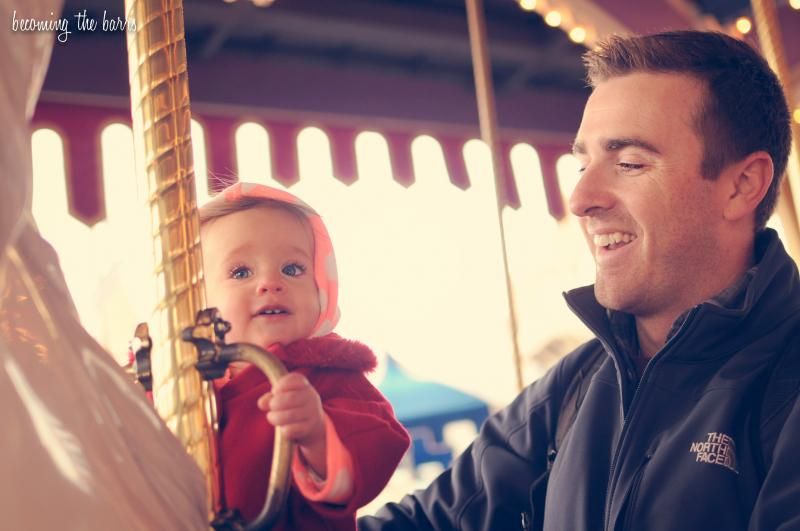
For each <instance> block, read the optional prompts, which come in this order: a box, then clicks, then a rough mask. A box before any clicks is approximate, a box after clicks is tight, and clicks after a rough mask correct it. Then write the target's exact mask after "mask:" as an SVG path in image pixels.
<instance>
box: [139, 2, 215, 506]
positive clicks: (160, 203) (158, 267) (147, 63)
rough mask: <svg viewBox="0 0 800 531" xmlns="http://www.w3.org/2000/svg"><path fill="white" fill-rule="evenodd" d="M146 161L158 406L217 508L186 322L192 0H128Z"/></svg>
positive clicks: (202, 396) (198, 287)
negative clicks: (187, 1)
mask: <svg viewBox="0 0 800 531" xmlns="http://www.w3.org/2000/svg"><path fill="white" fill-rule="evenodd" d="M125 12H126V15H127V19H128V20H134V21H135V24H136V30H135V31H132V32H129V33H128V69H129V76H130V85H131V109H132V118H133V130H134V139H135V145H136V160H137V170H138V171H139V173H140V175H141V174H142V173H143V174H144V179H145V180H146V182H147V207H148V209H149V211H150V218H151V228H152V236H153V249H152V250H153V254H154V256H155V275H156V277H157V289H158V304H157V306H156V310H155V312H154V315H153V319H152V324H153V332H152V336H153V351H152V352H153V360H152V366H153V370H152V372H153V396H154V402H155V406H156V410H157V411H158V413H159V414H160V415H161V417H162V418H163V419H164V421H165V422H166V424H167V426H168V427H169V429H170V430H171V431H172V432H173V433H174V434H175V436H176V437H177V438H178V440H180V441H181V443H182V444H183V445H184V447H185V448H186V450H187V451H188V453H189V454H190V455H191V456H192V457H193V458H194V459H195V461H196V462H197V464H198V465H199V467H200V470H201V472H202V473H203V475H204V477H205V479H206V489H207V492H208V502H209V506H208V511H209V517H212V516H213V514H214V512H215V510H216V509H217V508H218V507H219V490H218V482H217V475H218V474H217V467H216V462H215V459H214V456H215V446H214V441H215V437H214V433H213V431H212V429H211V426H212V425H213V422H214V420H213V418H211V415H210V412H211V411H212V408H211V407H210V406H211V402H210V400H211V397H210V392H209V391H210V390H209V387H208V385H207V384H205V383H203V382H202V381H201V378H200V374H199V373H198V372H197V371H196V370H195V367H194V363H195V362H196V360H197V355H196V352H195V350H194V346H193V345H191V344H189V343H184V342H183V341H181V331H182V329H183V328H184V327H187V326H189V325H191V324H193V323H194V319H195V314H196V313H197V312H198V310H200V309H201V308H203V307H204V306H205V290H204V284H203V271H202V255H201V253H200V239H199V228H198V218H197V203H196V198H195V186H194V170H193V165H192V142H191V136H190V129H191V112H190V110H189V83H188V77H187V66H186V45H185V39H184V30H183V3H182V0H125Z"/></svg>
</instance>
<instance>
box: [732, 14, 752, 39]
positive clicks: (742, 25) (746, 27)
mask: <svg viewBox="0 0 800 531" xmlns="http://www.w3.org/2000/svg"><path fill="white" fill-rule="evenodd" d="M736 29H737V30H739V33H741V34H742V35H747V34H748V33H750V30H751V29H753V23H752V22H750V19H749V18H747V17H739V18H737V19H736Z"/></svg>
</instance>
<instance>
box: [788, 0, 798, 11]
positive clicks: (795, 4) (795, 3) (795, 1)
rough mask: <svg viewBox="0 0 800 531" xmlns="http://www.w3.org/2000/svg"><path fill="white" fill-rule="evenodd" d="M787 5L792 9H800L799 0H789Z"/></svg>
mask: <svg viewBox="0 0 800 531" xmlns="http://www.w3.org/2000/svg"><path fill="white" fill-rule="evenodd" d="M789 5H790V6H792V9H800V0H789Z"/></svg>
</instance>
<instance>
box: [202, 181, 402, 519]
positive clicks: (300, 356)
mask: <svg viewBox="0 0 800 531" xmlns="http://www.w3.org/2000/svg"><path fill="white" fill-rule="evenodd" d="M200 235H201V240H202V245H203V264H204V272H205V278H206V292H207V294H208V306H210V307H212V306H213V307H217V308H219V310H220V312H221V315H222V317H223V318H224V319H225V320H226V321H229V322H230V323H231V325H232V326H231V331H230V332H229V333H228V335H227V336H226V341H227V342H229V343H234V342H247V343H252V344H254V345H257V346H259V347H261V348H263V349H265V350H269V351H270V352H272V353H273V354H275V355H276V356H277V357H278V358H280V359H281V361H283V363H284V364H285V365H286V368H287V369H288V370H289V373H288V374H287V375H286V376H284V377H283V378H281V379H280V380H279V381H278V382H276V384H275V386H274V387H271V386H270V384H269V382H268V381H267V380H266V378H265V377H264V376H263V373H261V372H260V371H259V370H258V369H257V368H256V367H253V366H249V365H247V364H245V365H241V364H240V365H236V366H232V367H231V370H230V371H229V374H228V376H227V377H226V378H223V379H221V380H219V381H217V382H216V389H217V401H218V414H219V426H220V430H219V458H220V468H221V471H222V474H221V476H222V482H223V485H222V486H223V495H224V499H225V501H226V504H227V506H228V507H229V508H237V509H239V510H240V511H241V512H242V514H243V515H244V517H245V518H246V519H247V520H248V521H250V520H252V519H253V518H255V517H256V516H257V515H258V513H259V511H260V510H261V506H262V505H263V502H264V496H265V494H266V488H267V482H268V471H269V464H270V462H271V459H272V451H273V448H272V446H273V437H274V430H275V428H276V427H278V428H280V429H281V430H283V432H284V434H285V435H286V436H287V437H288V438H289V439H291V440H292V441H294V442H295V443H296V449H295V454H294V456H293V461H292V486H291V489H290V491H289V495H288V498H287V502H286V503H287V506H286V508H285V510H284V512H283V515H282V516H281V520H280V521H279V522H278V526H277V529H355V513H356V509H358V508H359V507H361V506H363V505H365V504H367V503H368V502H369V501H370V500H372V499H373V498H374V497H375V496H377V495H378V494H379V493H380V491H381V490H382V489H383V487H384V486H385V485H386V483H387V482H388V480H389V478H390V476H391V474H392V472H393V471H394V469H395V467H396V466H397V464H398V462H399V461H400V459H401V458H402V456H403V454H404V452H405V451H406V449H407V448H408V445H409V438H408V434H407V433H406V431H405V430H404V429H403V427H402V426H401V425H400V423H399V422H398V421H397V420H396V419H395V418H394V414H393V412H392V408H391V406H390V405H389V403H388V402H387V401H386V399H385V398H384V397H383V396H382V395H381V393H380V392H379V391H378V390H377V389H375V387H373V386H372V385H371V384H370V383H369V381H368V380H367V379H366V378H365V376H364V373H365V372H367V371H370V370H372V369H374V368H375V365H376V360H375V356H374V354H373V353H372V351H370V349H369V348H367V347H366V346H365V345H363V344H361V343H357V342H354V341H348V340H345V339H343V338H341V337H339V336H338V335H336V334H334V333H332V330H333V328H334V326H335V325H336V322H337V321H338V318H339V312H338V308H337V291H338V283H337V277H336V262H335V260H334V255H333V247H332V245H331V240H330V238H329V237H328V233H327V230H326V229H325V226H324V225H323V223H322V219H321V218H320V217H319V215H317V214H316V213H315V212H314V211H313V210H312V209H311V208H310V207H309V206H308V205H306V204H305V203H303V202H302V201H300V200H299V199H298V198H296V197H294V196H293V195H292V194H290V193H288V192H284V191H281V190H277V189H274V188H269V187H267V186H263V185H257V184H248V183H237V184H234V185H232V186H231V187H229V188H227V189H226V190H224V191H223V192H221V193H220V194H219V195H218V196H217V197H215V198H214V199H213V200H212V201H210V202H209V203H208V204H207V205H205V206H204V207H202V208H201V209H200ZM265 417H266V418H265Z"/></svg>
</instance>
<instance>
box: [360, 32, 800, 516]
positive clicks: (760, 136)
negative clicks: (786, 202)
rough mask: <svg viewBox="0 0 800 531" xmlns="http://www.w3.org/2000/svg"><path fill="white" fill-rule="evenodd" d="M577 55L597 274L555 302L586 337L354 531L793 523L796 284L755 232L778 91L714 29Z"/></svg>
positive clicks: (798, 355) (769, 194) (776, 148)
mask: <svg viewBox="0 0 800 531" xmlns="http://www.w3.org/2000/svg"><path fill="white" fill-rule="evenodd" d="M585 61H586V64H587V66H588V73H589V81H590V83H591V85H592V87H593V93H592V95H591V97H590V98H589V101H588V103H587V105H586V109H585V112H584V116H583V120H582V123H581V126H580V129H579V131H578V134H577V137H576V140H575V143H574V148H575V154H576V156H577V157H578V159H579V160H580V162H581V174H582V175H581V179H580V181H579V183H578V184H577V186H576V188H575V191H574V193H573V195H572V197H571V200H570V209H571V210H572V212H573V214H575V215H576V216H579V217H580V219H581V222H582V226H583V229H584V233H585V234H586V237H587V240H588V242H589V246H590V248H591V250H592V253H593V255H594V258H595V262H596V264H597V275H596V283H595V285H594V286H589V287H585V288H580V289H577V290H573V291H571V292H569V293H567V294H566V299H567V303H568V304H569V305H570V307H571V308H572V310H573V311H574V312H575V313H576V314H577V315H578V316H579V317H580V318H581V319H582V320H583V321H584V322H585V324H586V325H587V326H588V327H589V328H590V329H591V330H592V331H593V332H594V333H595V335H596V336H597V337H596V339H594V340H592V341H590V342H589V343H587V344H585V345H583V346H581V347H580V348H578V349H577V350H576V351H574V352H572V353H571V354H569V355H568V356H566V357H565V358H564V359H563V360H561V362H560V363H559V364H558V365H557V366H556V367H554V368H553V369H552V370H551V371H550V372H549V373H548V374H546V375H545V376H544V377H543V378H542V379H541V380H539V381H537V382H535V383H534V384H532V385H531V386H529V387H528V388H527V389H526V390H525V391H523V393H522V394H521V395H520V396H519V397H518V398H517V399H516V400H515V401H514V402H513V403H512V404H511V405H509V406H508V407H506V408H505V409H504V410H502V411H500V412H499V413H497V414H496V415H494V416H493V417H491V418H490V419H489V420H487V422H486V423H485V425H484V426H483V428H482V429H481V433H480V435H479V436H478V438H477V439H476V440H475V442H474V443H473V444H472V446H471V447H470V448H469V449H468V450H467V451H466V452H465V453H464V454H463V455H462V456H461V457H460V458H459V459H458V460H456V461H455V462H454V464H453V466H452V467H451V468H450V469H448V470H447V471H445V472H444V473H443V474H442V475H441V476H440V477H439V478H437V479H436V480H435V481H434V482H433V483H432V484H431V485H430V486H429V487H428V488H427V489H426V490H424V491H419V492H417V493H415V494H413V495H411V496H408V497H406V498H404V499H403V500H402V501H401V502H400V503H399V504H389V505H387V506H386V507H384V508H383V509H381V510H380V512H379V513H378V515H377V516H376V517H366V518H362V519H361V521H360V522H359V528H360V529H362V530H379V529H380V530H390V529H465V530H466V529H502V530H507V529H546V530H559V531H560V530H569V531H581V530H597V529H604V530H608V531H611V530H625V529H632V530H643V529H646V530H648V531H656V530H687V529H751V530H767V529H769V530H776V529H800V481H799V480H798V478H800V459H797V458H796V456H795V453H796V452H797V449H798V448H800V405H798V406H797V407H796V406H795V397H796V394H797V383H798V376H797V375H798V373H800V370H796V366H797V360H798V359H800V278H798V273H797V268H796V266H795V264H794V263H793V262H792V260H791V258H789V256H788V255H787V254H786V252H785V251H784V249H783V246H782V245H781V243H780V241H779V239H778V237H777V235H776V233H775V232H774V231H772V230H768V229H765V228H764V226H765V223H766V221H767V219H768V218H769V216H770V214H771V212H772V210H773V208H774V206H775V202H776V196H777V193H778V189H779V184H780V179H781V175H782V173H783V171H784V169H785V167H786V162H787V158H788V151H789V145H790V129H789V112H788V109H787V104H786V100H785V98H784V96H783V93H782V91H781V87H780V85H779V83H778V81H777V79H776V78H775V76H774V74H773V73H772V72H771V71H770V69H769V67H768V66H767V64H766V63H765V62H764V61H763V59H761V58H760V57H759V56H758V55H757V54H756V53H755V52H754V51H753V50H752V49H750V48H749V47H748V46H747V45H745V44H743V43H741V42H739V41H736V40H734V39H731V38H729V37H726V36H724V35H722V34H716V33H701V32H673V33H664V34H658V35H652V36H645V37H634V38H613V39H611V40H610V41H608V42H606V43H605V44H603V45H602V46H601V47H600V48H599V49H598V50H597V51H592V52H588V53H587V54H586V57H585ZM793 364H794V367H795V370H794V372H793V369H792V368H793ZM592 373H594V374H593V376H591V374H592ZM589 376H591V378H590V377H589ZM576 410H577V411H576ZM562 439H563V441H562Z"/></svg>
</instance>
